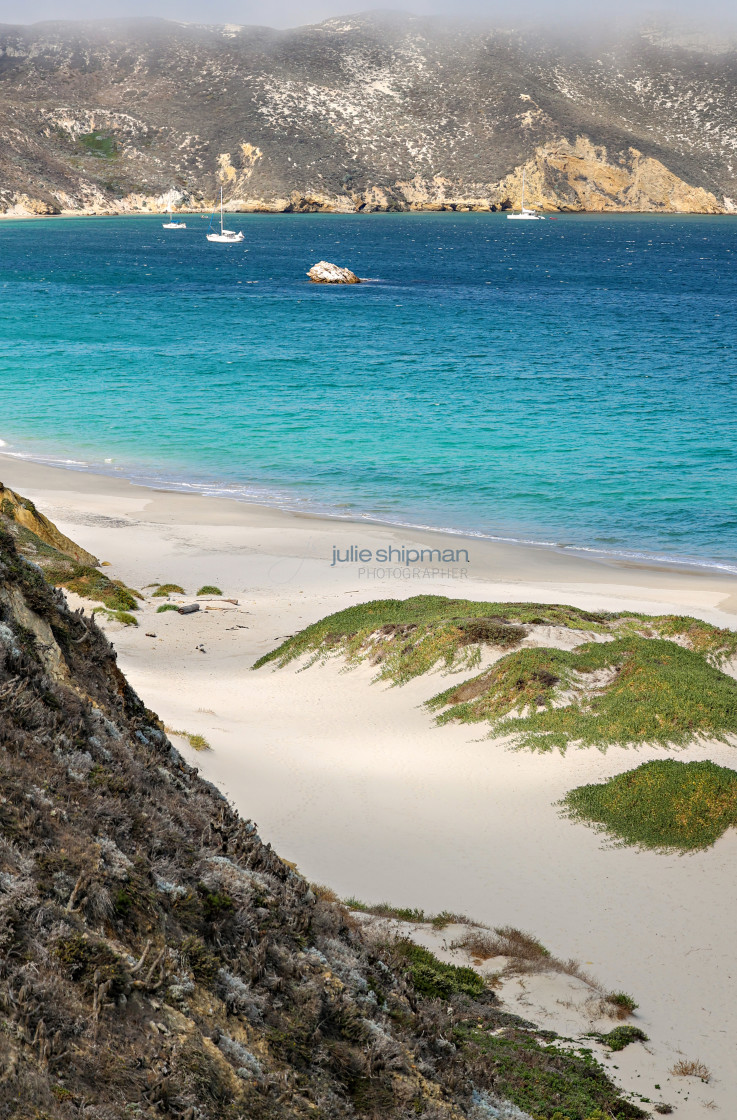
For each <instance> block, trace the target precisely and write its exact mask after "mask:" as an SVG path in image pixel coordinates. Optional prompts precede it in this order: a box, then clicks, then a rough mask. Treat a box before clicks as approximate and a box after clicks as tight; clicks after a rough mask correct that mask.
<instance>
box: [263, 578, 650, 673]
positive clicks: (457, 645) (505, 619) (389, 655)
mask: <svg viewBox="0 0 737 1120" xmlns="http://www.w3.org/2000/svg"><path fill="white" fill-rule="evenodd" d="M624 617H625V616H623V615H616V614H609V613H607V612H601V613H597V614H594V613H592V612H591V611H584V610H580V609H579V608H577V607H569V606H562V605H559V604H552V605H551V604H542V603H483V602H475V601H473V600H470V599H448V598H446V597H445V596H443V595H415V596H413V597H412V598H410V599H376V600H373V601H372V602H370V603H359V604H357V605H356V606H355V607H347V608H346V609H345V610H343V611H338V612H337V613H336V614H331V615H328V616H327V618H323V619H321V620H320V621H319V622H315V623H313V625H312V626H308V627H306V628H305V629H304V630H301V631H300V632H299V633H298V634H295V635H294V636H293V637H291V638H288V639H287V640H286V641H285V642H282V644H281V645H280V646H278V647H277V648H276V649H275V650H272V651H271V652H270V653H267V654H264V656H263V657H260V658H259V660H258V661H257V662H256V664H255V665H254V669H259V668H261V666H262V665H266V664H268V663H269V662H271V661H274V662H276V663H277V665H278V666H280V667H282V666H284V665H287V664H288V663H289V662H290V661H294V660H295V658H298V657H302V656H303V655H304V654H312V655H313V660H319V659H320V658H324V657H330V656H335V655H343V656H345V657H347V658H348V660H349V662H353V663H358V662H360V661H363V660H365V659H368V660H370V661H371V662H372V663H374V664H377V665H381V668H380V670H379V673H378V675H377V679H378V680H391V681H393V682H394V683H395V684H401V683H403V682H404V681H407V680H411V679H412V678H413V677H416V676H419V675H421V674H422V673H426V672H429V671H430V670H431V669H433V668H434V667H435V665H437V664H438V662H441V663H442V664H443V665H444V667H445V668H447V669H450V668H454V667H457V666H458V665H462V666H464V667H465V666H468V665H472V664H474V663H475V664H478V660H479V649H480V647H481V646H484V645H491V646H497V647H499V648H502V649H510V648H513V647H515V646H517V645H519V643H520V642H521V641H522V640H523V638H525V637H526V636H527V629H526V627H527V626H531V625H545V626H562V627H565V628H567V629H570V630H581V631H585V632H592V631H593V632H606V631H608V630H609V628H610V627H611V626H612V624H613V623H614V622H615V621H617V620H619V619H621V618H624ZM627 617H632V618H635V617H637V616H634V615H632V616H627Z"/></svg>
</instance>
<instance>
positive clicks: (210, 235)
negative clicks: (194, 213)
mask: <svg viewBox="0 0 737 1120" xmlns="http://www.w3.org/2000/svg"><path fill="white" fill-rule="evenodd" d="M214 217H215V215H214V214H213V215H212V217H211V218H210V225H209V226H208V230H207V240H208V241H225V242H231V243H232V242H235V241H242V240H243V230H239V231H238V233H236V232H235V230H233V229H224V228H223V188H222V187H221V188H220V233H215V232H214V231H213V228H212V219H213V218H214Z"/></svg>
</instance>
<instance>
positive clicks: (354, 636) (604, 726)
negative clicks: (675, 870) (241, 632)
mask: <svg viewBox="0 0 737 1120" xmlns="http://www.w3.org/2000/svg"><path fill="white" fill-rule="evenodd" d="M541 627H545V633H546V634H547V633H548V631H549V628H551V627H555V628H563V629H565V630H569V631H572V632H574V633H577V634H579V635H580V638H581V641H580V643H579V644H578V645H576V646H575V648H574V649H555V648H544V647H541V646H531V644H530V643H531V642H532V641H534V639H535V635H536V633H537V634H539V632H540V628H541ZM525 643H526V644H525ZM520 647H522V648H520ZM485 648H486V649H488V650H490V651H491V652H493V653H494V654H495V656H496V657H497V660H496V661H495V662H494V664H493V665H492V666H491V667H490V668H488V669H486V670H485V671H483V672H482V673H479V674H478V675H477V676H475V677H472V678H470V679H468V680H465V681H464V682H463V683H462V684H456V685H453V686H452V687H451V688H448V689H446V690H444V691H443V692H441V693H439V694H438V695H436V696H434V697H433V698H432V699H431V700H429V701H428V707H429V708H430V710H432V711H434V712H435V713H437V715H436V718H437V721H438V723H441V724H442V723H447V722H449V721H451V720H457V721H460V722H464V723H475V722H486V723H488V724H489V725H490V730H491V733H492V734H495V735H503V736H509V738H510V740H511V742H512V744H513V745H515V746H518V747H527V748H531V749H536V750H551V749H553V748H558V749H560V750H565V748H566V747H567V746H568V745H569V744H570V743H571V742H576V743H578V744H579V745H581V746H596V747H599V748H601V749H604V748H606V747H607V746H609V745H612V744H620V745H631V744H638V743H657V744H659V745H661V746H675V745H683V744H685V743H687V742H689V741H691V740H693V739H694V738H697V737H702V738H706V737H709V738H717V739H723V740H727V739H729V738H730V736H733V735H734V734H735V733H737V683H736V682H735V681H734V679H733V678H732V677H730V676H728V675H727V674H726V673H724V672H722V670H721V668H720V667H721V666H722V665H723V664H724V663H725V662H726V661H728V660H730V659H731V658H733V657H735V655H737V632H734V631H732V630H727V629H724V628H719V627H716V626H711V625H710V624H709V623H706V622H701V621H699V620H698V619H694V618H689V617H687V616H681V615H661V616H651V615H645V614H639V613H635V612H631V611H630V612H622V613H618V614H614V613H610V612H605V611H602V612H592V611H585V610H582V609H580V608H577V607H571V606H567V605H562V604H543V603H486V602H477V601H473V600H468V599H448V598H445V597H444V596H439V595H417V596H413V597H412V598H409V599H379V600H374V601H372V602H369V603H360V604H357V605H356V606H353V607H348V608H346V609H345V610H343V611H338V612H337V613H336V614H332V615H329V616H328V617H327V618H324V619H321V620H320V621H319V622H316V623H314V624H313V625H311V626H308V627H306V628H305V629H304V630H301V631H300V632H299V633H298V634H295V635H293V636H291V637H289V638H287V639H286V640H285V641H284V642H282V644H281V645H280V646H278V647H277V648H276V649H274V650H272V651H270V652H269V653H267V654H265V655H264V656H263V657H261V658H259V660H258V661H257V662H256V663H255V665H254V669H258V668H260V667H262V666H264V665H267V664H269V663H272V662H273V663H274V664H276V665H278V666H284V665H287V664H289V663H290V662H291V661H294V660H295V659H297V658H303V659H305V664H304V667H307V666H309V665H310V664H313V663H314V662H315V661H317V660H324V659H327V658H330V657H335V656H342V657H344V658H345V659H346V660H347V662H348V665H349V666H351V665H357V664H359V663H360V662H363V661H368V662H369V663H370V664H373V665H376V666H377V673H376V677H375V679H376V680H380V681H390V682H392V683H393V684H404V683H405V682H406V681H409V680H411V679H413V678H415V677H418V676H420V675H422V674H423V673H427V672H430V671H432V670H436V669H438V668H440V669H441V670H442V671H445V672H459V671H461V670H464V669H471V668H474V667H477V666H479V665H480V662H481V657H482V651H483V650H484V649H485Z"/></svg>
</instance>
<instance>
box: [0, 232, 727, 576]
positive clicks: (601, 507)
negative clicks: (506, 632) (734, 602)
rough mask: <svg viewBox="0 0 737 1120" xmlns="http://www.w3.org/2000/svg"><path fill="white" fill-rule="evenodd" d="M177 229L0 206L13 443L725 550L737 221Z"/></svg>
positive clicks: (442, 518)
mask: <svg viewBox="0 0 737 1120" xmlns="http://www.w3.org/2000/svg"><path fill="white" fill-rule="evenodd" d="M187 224H188V227H189V228H188V229H187V230H186V231H181V232H179V231H165V230H163V229H162V228H161V219H160V218H148V217H146V218H119V219H116V218H113V219H110V218H108V219H90V218H85V219H45V220H36V221H20V222H16V221H13V222H3V223H0V300H1V304H0V306H1V309H2V316H1V321H0V377H1V379H2V396H1V398H0V400H1V401H2V406H1V414H0V438H2V439H3V440H4V441H5V442H6V443H7V445H8V447H7V448H5V450H10V451H13V452H21V453H24V454H28V455H31V456H33V457H40V456H49V457H51V458H58V459H71V460H77V461H78V462H79V463H83V464H86V465H88V466H89V467H92V468H96V469H100V468H102V469H104V470H109V471H119V472H122V473H123V474H125V475H126V476H128V477H132V478H138V479H144V480H147V481H151V482H153V481H156V482H158V483H161V482H166V483H169V484H193V485H195V486H196V487H197V488H199V489H203V490H205V491H208V492H220V491H223V492H226V491H227V492H230V493H234V494H235V495H236V496H238V495H240V496H243V497H248V498H251V499H254V498H255V499H257V500H262V501H267V502H273V503H275V504H279V505H284V506H287V507H289V508H303V509H314V510H323V511H332V512H335V513H340V514H342V515H344V516H345V515H352V516H360V515H367V516H370V517H374V518H379V519H383V520H390V521H397V522H405V523H411V524H423V525H432V526H437V527H445V528H453V529H458V530H462V531H470V532H474V533H481V534H484V535H490V536H500V537H510V538H519V539H527V540H536V541H548V542H562V543H567V544H571V545H578V546H582V547H589V548H594V549H603V550H606V551H610V550H611V551H614V552H618V551H625V552H634V553H646V554H653V555H658V556H667V557H673V558H683V559H700V560H702V561H711V562H717V563H720V564H727V565H729V566H734V567H735V568H737V455H736V451H737V434H736V428H735V416H736V415H737V362H736V359H737V219H730V218H709V217H663V216H660V217H655V218H650V217H641V216H630V215H617V216H593V215H592V216H573V215H571V216H561V217H560V218H558V219H557V220H554V221H550V220H548V221H545V222H535V223H532V222H511V223H510V222H508V221H507V220H506V219H505V218H504V216H503V215H484V214H458V215H454V214H449V213H444V214H377V215H355V216H342V215H329V214H328V215H322V214H316V215H248V216H246V215H239V216H232V217H231V218H229V220H228V223H227V224H228V225H229V226H231V227H232V228H243V229H244V230H245V233H246V240H245V242H244V243H243V244H242V245H236V246H227V245H214V244H210V243H208V242H207V241H206V240H205V236H204V234H205V229H206V222H205V221H204V220H203V219H202V218H200V217H198V216H190V217H188V218H187ZM246 250H247V251H246ZM323 258H324V259H327V260H332V261H335V262H337V263H339V264H346V265H348V266H350V267H352V268H353V269H354V270H355V271H356V272H358V273H359V275H361V276H364V277H371V278H374V279H375V282H373V283H369V284H364V285H359V286H356V287H349V288H345V287H340V288H333V287H322V286H316V285H311V284H309V282H308V281H307V280H306V277H305V273H306V271H307V269H308V268H309V267H310V265H312V264H313V263H314V262H315V261H317V260H320V259H323Z"/></svg>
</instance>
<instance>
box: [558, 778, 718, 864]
mask: <svg viewBox="0 0 737 1120" xmlns="http://www.w3.org/2000/svg"><path fill="white" fill-rule="evenodd" d="M561 806H562V807H563V811H564V813H565V815H566V816H568V817H569V818H570V819H571V820H575V821H582V822H583V823H584V824H589V825H592V826H593V827H594V828H595V829H596V830H597V831H599V832H605V833H607V834H608V836H610V837H611V838H612V839H613V840H614V841H615V842H616V843H618V844H620V845H623V846H624V845H633V846H638V847H643V848H652V849H655V850H656V851H663V852H667V851H674V852H692V851H700V850H703V849H705V848H709V847H711V845H712V844H714V843H715V842H716V841H717V840H718V839H719V837H720V836H721V835H722V834H723V833H724V832H725V831H726V829H728V828H735V827H737V771H735V770H731V769H729V768H728V767H726V766H717V764H716V763H715V762H709V761H704V762H678V761H676V760H675V759H672V758H669V759H663V760H655V761H653V762H645V763H643V765H642V766H638V767H637V769H635V770H627V771H626V772H625V773H624V774H616V775H615V776H614V777H613V778H609V780H608V781H606V782H599V783H594V784H593V785H586V786H579V787H578V788H577V789H574V790H571V792H570V793H568V794H566V796H565V797H564V798H563V800H562V802H561Z"/></svg>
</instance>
